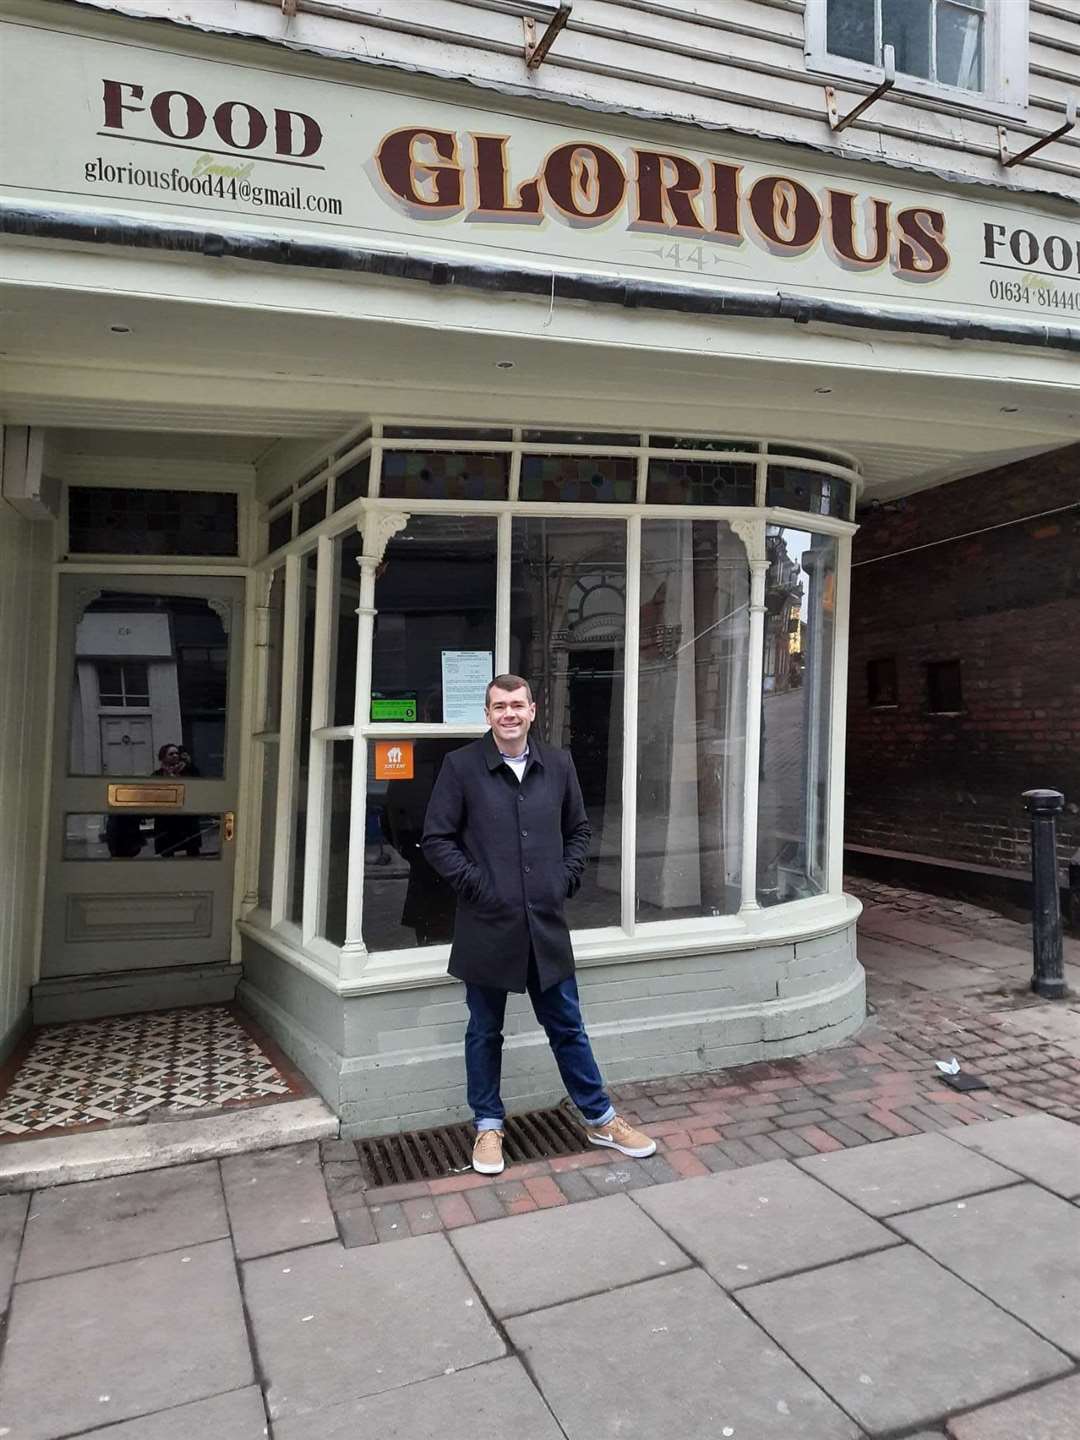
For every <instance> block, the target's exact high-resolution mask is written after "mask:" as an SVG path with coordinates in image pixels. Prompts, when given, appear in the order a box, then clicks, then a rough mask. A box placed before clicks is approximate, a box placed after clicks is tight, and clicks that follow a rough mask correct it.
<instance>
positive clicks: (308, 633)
mask: <svg viewBox="0 0 1080 1440" xmlns="http://www.w3.org/2000/svg"><path fill="white" fill-rule="evenodd" d="M317 568H318V559H317V555H316V552H315V551H314V550H311V551H309V552H308V554H307V555H305V556H304V558H303V560H302V561H301V564H300V609H299V621H300V694H299V696H298V697H297V698H298V700H299V710H298V712H297V716H296V774H295V776H294V779H293V853H292V884H291V885H290V886H289V904H288V906H287V909H286V913H287V915H288V918H289V919H290V920H292V921H295V923H296V924H297V925H299V924H300V922H301V920H302V919H303V914H304V852H305V844H306V835H307V806H308V759H309V757H310V755H311V685H312V676H313V673H314V669H315V575H316V570H317ZM294 703H295V702H294Z"/></svg>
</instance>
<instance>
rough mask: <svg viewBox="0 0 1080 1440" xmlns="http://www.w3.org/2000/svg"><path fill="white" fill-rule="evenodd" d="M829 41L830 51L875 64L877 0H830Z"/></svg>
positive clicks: (827, 29)
mask: <svg viewBox="0 0 1080 1440" xmlns="http://www.w3.org/2000/svg"><path fill="white" fill-rule="evenodd" d="M825 35H826V39H825V45H826V48H827V49H828V51H829V54H830V55H843V56H844V57H845V58H846V59H848V60H862V61H863V62H864V63H865V64H867V65H873V64H874V62H875V60H876V59H877V54H876V52H875V49H874V0H828V19H827V21H826V30H825Z"/></svg>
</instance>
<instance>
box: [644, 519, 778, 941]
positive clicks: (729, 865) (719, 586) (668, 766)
mask: <svg viewBox="0 0 1080 1440" xmlns="http://www.w3.org/2000/svg"><path fill="white" fill-rule="evenodd" d="M749 574H750V572H749V567H748V565H747V562H746V550H745V548H744V547H743V545H742V542H741V541H740V540H739V539H738V537H737V536H735V535H734V534H733V533H732V531H731V527H730V526H729V525H728V524H727V523H726V522H725V521H720V522H715V521H711V520H646V521H645V522H644V523H643V525H642V553H641V639H640V659H639V684H638V696H639V700H638V782H637V783H638V822H637V824H638V834H637V857H636V864H637V878H636V893H637V902H636V911H637V918H638V919H639V920H665V919H671V918H673V917H676V916H697V915H727V914H731V913H733V912H734V911H736V910H738V908H739V904H740V900H741V892H740V876H741V869H742V794H743V768H744V766H743V757H744V753H745V744H746V664H747V649H748V636H749V613H748V605H749V599H750V580H749Z"/></svg>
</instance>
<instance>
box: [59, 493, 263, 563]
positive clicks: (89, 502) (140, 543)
mask: <svg viewBox="0 0 1080 1440" xmlns="http://www.w3.org/2000/svg"><path fill="white" fill-rule="evenodd" d="M68 530H69V537H70V539H69V545H70V549H71V552H72V554H75V555H236V554H237V553H238V536H239V528H238V520H237V506H236V496H235V495H234V494H226V493H223V492H221V491H214V490H128V489H121V488H120V487H119V486H116V487H114V486H103V487H102V488H100V489H99V488H97V487H96V486H93V487H92V486H89V485H73V486H72V487H71V489H70V490H69V491H68Z"/></svg>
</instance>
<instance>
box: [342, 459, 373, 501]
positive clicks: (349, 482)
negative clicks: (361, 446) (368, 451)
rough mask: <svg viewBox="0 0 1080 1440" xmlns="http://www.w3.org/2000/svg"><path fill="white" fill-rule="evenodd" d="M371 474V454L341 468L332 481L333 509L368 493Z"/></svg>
mask: <svg viewBox="0 0 1080 1440" xmlns="http://www.w3.org/2000/svg"><path fill="white" fill-rule="evenodd" d="M370 475H371V456H370V455H364V456H362V457H361V459H359V460H357V461H356V463H355V464H353V465H350V466H349V468H348V469H347V470H343V471H342V472H341V474H340V475H339V476H338V477H337V479H336V480H335V481H334V509H335V510H343V509H344V508H345V506H346V505H351V504H352V502H353V501H354V500H360V499H362V498H363V496H365V495H366V494H367V493H368V479H369V477H370Z"/></svg>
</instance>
